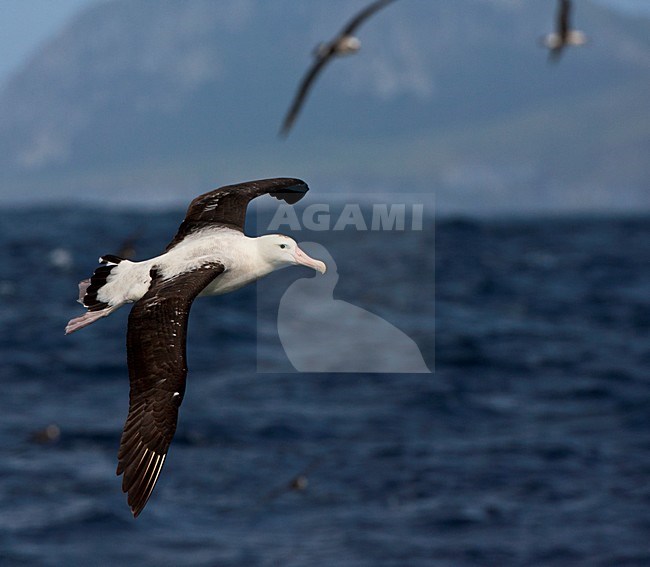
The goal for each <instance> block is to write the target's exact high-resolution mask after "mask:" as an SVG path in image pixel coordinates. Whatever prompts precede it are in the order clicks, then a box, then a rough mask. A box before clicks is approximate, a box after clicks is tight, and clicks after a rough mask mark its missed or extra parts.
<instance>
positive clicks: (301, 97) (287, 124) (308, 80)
mask: <svg viewBox="0 0 650 567" xmlns="http://www.w3.org/2000/svg"><path fill="white" fill-rule="evenodd" d="M333 54H334V47H333V46H331V47H330V48H329V49H328V50H327V53H324V54H322V55H321V56H320V57H319V58H318V59H316V61H314V63H312V66H311V67H310V68H309V70H308V71H307V73H305V76H304V77H303V79H302V81H301V82H300V86H299V87H298V90H297V92H296V95H295V97H294V99H293V102H292V103H291V106H290V107H289V111H288V112H287V116H286V117H285V119H284V122H283V123H282V129H281V130H280V134H281V135H282V136H287V135H288V134H289V131H290V130H291V127H292V126H293V123H294V122H295V121H296V118H298V114H299V113H300V109H301V108H302V105H303V104H304V102H305V99H306V98H307V94H308V93H309V89H310V88H311V86H312V84H313V83H314V80H315V79H316V77H317V76H318V74H319V73H320V72H321V71H322V70H323V68H324V67H325V64H326V63H327V62H328V61H329V60H330V59H331V58H332V57H333Z"/></svg>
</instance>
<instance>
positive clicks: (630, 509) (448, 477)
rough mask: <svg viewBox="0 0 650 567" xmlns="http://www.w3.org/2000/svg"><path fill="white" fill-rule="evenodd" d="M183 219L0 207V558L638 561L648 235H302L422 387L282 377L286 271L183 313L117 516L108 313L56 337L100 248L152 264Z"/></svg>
mask: <svg viewBox="0 0 650 567" xmlns="http://www.w3.org/2000/svg"><path fill="white" fill-rule="evenodd" d="M182 214H183V212H182V211H181V210H179V211H172V212H142V213H134V212H129V213H125V212H123V211H113V212H111V211H105V210H99V209H93V208H78V209H75V208H67V207H66V208H63V207H62V208H60V209H59V208H56V207H52V208H37V209H26V208H23V209H18V210H10V209H5V210H3V211H2V213H1V218H2V221H1V222H0V305H1V309H0V329H1V332H0V345H1V355H2V362H1V364H0V384H1V385H2V396H1V397H0V450H1V452H2V454H1V456H0V564H1V565H3V566H10V565H52V566H60V565H125V564H137V565H152V566H161V565H169V566H182V565H188V566H190V565H191V566H203V565H205V566H215V565H219V566H222V565H225V566H256V565H269V566H270V565H282V566H296V567H298V566H312V565H314V566H321V565H322V566H332V565H338V566H340V567H344V566H345V567H347V566H350V567H362V566H363V567H365V566H368V567H375V566H395V567H398V566H449V567H462V566H509V565H513V566H527V565H544V566H556V565H557V566H567V565H572V566H573V565H585V566H612V567H614V566H616V567H619V566H641V565H649V564H650V543H649V539H648V534H649V533H650V482H649V478H650V414H649V409H648V408H649V407H650V375H649V373H648V369H649V368H650V301H649V299H650V260H649V259H650V218H528V219H483V220H472V219H468V218H447V219H438V220H436V221H435V222H433V220H432V219H429V220H430V222H429V224H428V225H427V224H426V223H425V228H426V227H428V229H425V230H411V231H404V232H402V233H400V234H399V235H383V236H382V238H375V236H376V235H374V233H373V232H372V231H365V232H354V231H343V232H342V233H336V234H335V233H334V232H331V231H323V232H319V233H315V232H312V233H310V234H309V240H312V241H318V242H319V243H321V244H322V245H323V246H325V247H326V248H327V250H328V251H329V253H330V254H331V256H332V257H333V258H335V259H336V265H337V268H338V283H337V287H336V288H335V291H334V292H333V293H334V296H333V297H334V299H336V300H337V301H339V302H343V303H337V305H344V306H348V307H349V306H354V307H355V308H358V309H359V310H362V311H363V312H367V313H371V314H373V316H377V317H380V318H381V319H382V320H383V321H386V322H387V323H390V326H391V329H392V328H393V327H394V328H395V329H398V330H399V331H400V333H401V335H402V338H403V337H404V336H408V337H410V340H411V341H412V342H413V343H415V344H416V345H417V347H418V349H419V351H420V353H421V355H422V360H423V361H424V363H425V364H426V367H427V368H428V369H429V370H430V371H431V372H413V373H403V372H400V373H395V372H375V371H373V372H321V371H318V372H316V371H312V372H297V371H296V369H295V364H293V363H292V362H291V360H293V359H290V348H291V346H292V345H289V346H287V345H286V344H284V343H283V342H282V337H278V331H277V325H276V319H274V316H273V314H274V313H276V312H277V309H278V307H277V305H278V301H280V299H281V296H282V294H283V293H284V291H285V290H286V289H288V286H289V285H291V284H292V282H295V281H296V280H297V279H300V278H303V279H305V278H307V277H311V276H310V274H308V273H307V271H302V270H306V269H303V268H300V269H299V268H296V269H293V268H292V269H287V270H284V271H283V272H278V273H277V274H272V275H270V276H269V277H268V278H267V279H266V280H264V282H260V283H259V284H258V285H257V287H256V286H250V287H248V288H244V289H242V290H239V291H237V292H235V293H232V294H230V295H226V296H221V297H215V298H200V299H198V300H197V301H196V303H195V305H194V308H193V311H192V314H191V317H190V329H189V340H188V364H189V369H190V370H189V376H188V384H187V392H186V396H185V400H184V402H183V405H182V407H181V411H180V419H179V426H178V430H177V432H176V436H175V439H174V441H173V443H172V446H171V448H170V451H169V455H168V458H167V461H166V463H165V467H164V470H163V473H162V475H161V478H160V481H159V483H158V485H157V487H156V489H155V491H154V493H153V496H152V497H151V500H150V501H149V503H148V505H147V507H146V508H145V510H144V511H143V513H142V514H141V515H140V517H139V518H137V519H135V520H134V519H133V517H132V516H131V513H130V511H129V509H128V507H127V505H126V498H125V496H124V495H123V494H122V492H121V488H120V487H121V483H120V481H121V479H120V478H118V477H116V476H115V468H116V464H117V463H116V454H117V448H118V444H119V440H120V434H121V430H122V426H123V423H124V419H125V417H126V411H127V407H128V374H127V368H126V354H125V329H126V321H127V316H128V308H123V309H121V310H120V311H118V312H116V313H115V314H113V315H111V316H110V317H109V318H107V319H105V320H101V321H99V322H97V323H95V324H93V325H92V326H90V327H88V328H86V329H83V330H81V331H79V332H78V333H75V334H73V335H70V336H64V334H63V329H64V327H65V324H66V322H67V321H68V319H70V318H71V317H74V316H77V315H79V314H80V313H81V312H82V311H81V307H80V306H79V305H78V304H76V302H75V300H76V296H77V289H76V288H77V282H78V281H79V280H80V279H83V278H85V277H88V276H89V275H90V274H91V273H92V270H93V269H94V267H95V266H96V261H97V257H98V256H99V255H100V254H104V253H116V252H117V251H118V250H119V248H120V247H122V245H123V244H124V240H125V239H127V238H131V239H132V241H133V242H132V245H133V247H134V249H135V254H136V258H139V259H143V258H146V257H150V256H153V255H156V254H158V253H160V252H161V251H162V250H163V249H164V246H165V245H166V244H167V242H168V241H169V240H170V239H171V237H172V236H173V233H174V232H175V230H176V227H177V226H178V223H179V222H180V220H181V218H182ZM342 235H343V236H342ZM296 237H297V239H298V240H301V239H303V235H301V234H297V235H296ZM301 293H303V295H302V296H300V297H302V298H303V300H305V306H306V307H305V309H307V306H308V304H309V301H308V297H307V298H305V293H308V292H304V291H303V292H301ZM314 313H316V312H313V313H312V315H314ZM344 319H345V318H344ZM347 323H348V322H347V321H346V320H342V321H341V325H342V326H341V329H345V328H346V324H347ZM307 335H308V333H307ZM292 336H295V335H289V337H290V340H289V342H290V343H295V342H296V341H297V339H296V340H293V339H291V337H292ZM359 336H361V333H359ZM364 336H365V335H364ZM370 336H371V338H372V333H370ZM395 336H397V335H395ZM306 338H307V339H308V338H309V337H308V336H307V337H306ZM400 340H401V339H395V342H389V343H385V344H382V347H381V348H378V349H377V350H376V351H375V352H376V357H379V356H380V355H386V354H388V355H389V357H388V358H392V357H393V356H398V354H399V353H398V351H400V352H401V349H402V347H401V346H399V345H400V344H401V343H400V342H399V341H400ZM349 341H353V339H349ZM349 341H348V342H349ZM285 342H286V341H285ZM314 342H316V343H319V341H312V342H311V343H309V341H307V342H306V343H305V344H306V345H308V346H309V347H310V348H315V347H317V346H319V345H318V344H316V345H314ZM305 348H306V347H305ZM298 350H300V352H303V349H298ZM316 351H317V349H316V350H315V351H314V352H316ZM318 352H320V353H321V354H320V355H319V357H320V358H324V359H325V360H328V359H329V360H335V361H336V360H338V359H341V358H343V356H342V355H340V353H338V352H333V351H331V350H329V352H328V349H325V348H323V349H321V350H320V351H318ZM350 356H352V355H350ZM313 368H315V367H313ZM364 368H365V367H364ZM367 368H370V367H367ZM48 425H49V426H50V429H49V430H46V428H47V427H48ZM48 431H49V434H48Z"/></svg>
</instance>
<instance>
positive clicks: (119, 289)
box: [65, 178, 325, 517]
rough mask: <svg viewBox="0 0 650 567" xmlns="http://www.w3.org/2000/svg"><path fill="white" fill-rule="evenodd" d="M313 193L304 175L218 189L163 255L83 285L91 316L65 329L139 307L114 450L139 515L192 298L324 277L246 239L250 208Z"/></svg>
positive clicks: (158, 462) (103, 272) (274, 243)
mask: <svg viewBox="0 0 650 567" xmlns="http://www.w3.org/2000/svg"><path fill="white" fill-rule="evenodd" d="M307 191H308V187H307V185H306V184H305V183H304V182H303V181H301V180H299V179H287V178H277V179H263V180H260V181H251V182H248V183H240V184H238V185H230V186H226V187H221V188H220V189H216V190H214V191H211V192H209V193H205V194H204V195H201V196H199V197H197V198H196V199H194V200H193V201H192V203H191V204H190V206H189V208H188V210H187V214H186V215H185V220H184V221H183V222H182V224H181V225H180V228H179V229H178V232H177V233H176V236H175V237H174V239H173V240H172V241H171V243H170V244H169V245H168V246H167V249H166V250H165V252H164V253H163V254H161V255H160V256H157V257H155V258H151V259H150V260H144V261H142V262H131V261H129V260H125V259H122V258H119V257H117V256H113V255H106V256H103V257H102V258H100V259H99V261H100V263H101V264H102V265H101V266H99V267H98V268H97V269H96V270H95V273H94V274H93V276H92V277H91V278H90V279H87V280H83V281H81V282H80V283H79V302H80V303H82V304H83V305H84V306H85V307H86V308H87V309H88V311H87V312H86V313H85V314H84V315H82V316H81V317H76V318H74V319H72V320H70V322H69V323H68V325H67V327H66V329H65V332H66V334H68V333H72V332H74V331H76V330H78V329H81V328H82V327H85V326H86V325H89V324H91V323H93V322H94V321H97V320H98V319H100V318H102V317H106V316H107V315H109V314H110V313H112V312H113V311H115V310H116V309H117V308H119V307H120V306H122V305H124V304H125V303H135V305H134V306H133V309H131V313H130V315H129V322H128V329H127V334H126V348H127V360H128V367H129V379H130V384H131V387H130V390H131V391H130V396H129V414H128V417H127V419H126V423H125V425H124V432H123V433H122V440H121V442H120V449H119V453H118V466H117V474H118V475H120V474H122V475H123V479H122V490H123V491H124V492H126V493H128V497H127V500H128V504H129V506H130V507H131V511H132V512H133V515H134V516H136V517H137V516H138V514H140V512H142V509H143V508H144V506H145V504H146V503H147V500H148V499H149V497H150V496H151V492H152V491H153V489H154V486H155V485H156V481H157V480H158V476H159V475H160V471H161V469H162V466H163V463H164V462H165V457H166V455H167V450H168V449H169V444H170V443H171V440H172V438H173V436H174V432H175V431H176V423H177V419H178V408H179V406H180V405H181V402H182V400H183V394H184V392H185V377H186V375H187V366H186V360H185V338H186V332H187V320H188V316H189V312H190V307H191V305H192V301H193V300H194V299H195V298H196V297H197V296H199V295H219V294H223V293H228V292H229V291H233V290H235V289H238V288H240V287H242V286H244V285H246V284H248V283H251V282H254V281H255V280H257V279H259V278H261V277H263V276H265V275H267V274H270V273H271V272H273V271H275V270H278V269H280V268H284V267H285V266H293V265H303V266H307V267H309V268H313V269H314V270H317V271H319V272H321V273H325V264H324V263H323V262H320V261H319V260H315V259H313V258H310V257H309V256H308V255H307V254H305V253H304V252H303V251H302V250H301V249H300V248H299V247H298V245H297V244H296V242H295V241H294V240H293V239H291V238H289V237H288V236H282V235H279V234H270V235H265V236H260V237H257V238H250V237H248V236H246V235H245V234H244V221H245V217H246V207H247V206H248V203H249V202H250V201H251V200H252V199H254V198H255V197H259V196H260V195H266V194H270V195H272V196H273V197H275V198H277V199H281V200H283V201H285V202H286V203H288V204H294V203H296V202H297V201H298V200H300V199H301V198H302V197H303V196H304V195H305V193H306V192H307Z"/></svg>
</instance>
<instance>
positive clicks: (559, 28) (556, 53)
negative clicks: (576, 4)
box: [542, 0, 587, 61]
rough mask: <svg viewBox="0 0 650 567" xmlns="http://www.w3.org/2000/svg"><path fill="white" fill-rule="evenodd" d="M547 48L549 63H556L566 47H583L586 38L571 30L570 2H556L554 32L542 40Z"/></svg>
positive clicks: (560, 0)
mask: <svg viewBox="0 0 650 567" xmlns="http://www.w3.org/2000/svg"><path fill="white" fill-rule="evenodd" d="M542 43H543V44H544V46H545V47H547V48H548V49H549V50H550V52H549V57H550V60H551V61H558V60H559V59H560V56H561V55H562V51H563V50H564V48H565V47H566V46H567V45H584V44H585V43H587V36H586V35H585V34H584V33H583V32H581V31H578V30H573V29H571V0H558V11H557V18H556V24H555V31H554V32H553V33H549V34H548V35H546V36H544V37H543V38H542Z"/></svg>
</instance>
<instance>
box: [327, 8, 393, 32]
mask: <svg viewBox="0 0 650 567" xmlns="http://www.w3.org/2000/svg"><path fill="white" fill-rule="evenodd" d="M394 1H395V0H377V1H376V2H373V3H372V4H369V5H368V6H366V7H365V8H364V9H363V10H361V12H359V13H358V14H357V15H356V16H354V18H352V19H351V20H350V21H349V22H348V23H347V24H346V26H345V27H344V28H343V30H342V31H341V34H340V37H344V36H346V35H350V34H352V33H354V31H355V30H356V29H357V28H358V27H359V26H360V25H361V24H362V23H363V22H364V21H365V20H367V19H368V18H369V17H370V16H372V15H373V14H374V13H375V12H377V11H379V10H381V9H382V8H383V7H384V6H387V5H388V4H390V3H391V2H394Z"/></svg>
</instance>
